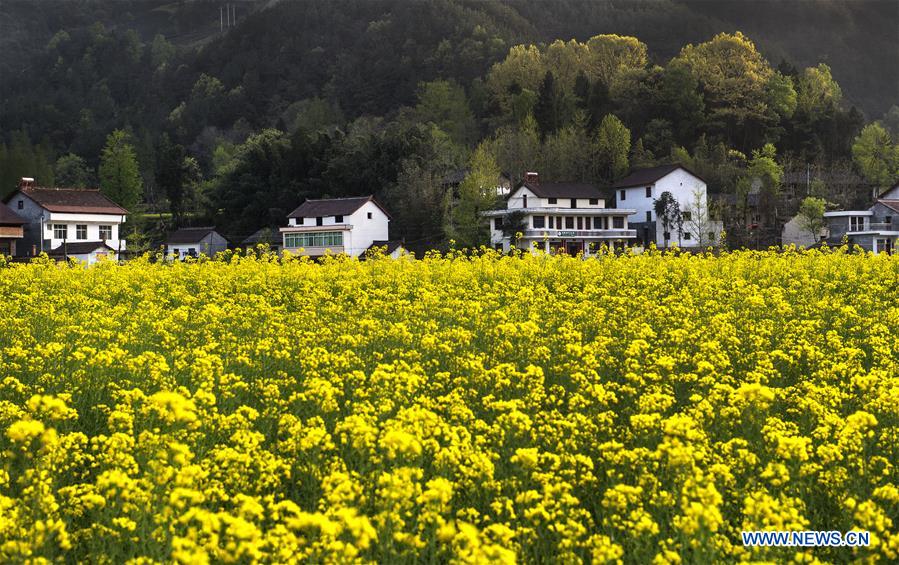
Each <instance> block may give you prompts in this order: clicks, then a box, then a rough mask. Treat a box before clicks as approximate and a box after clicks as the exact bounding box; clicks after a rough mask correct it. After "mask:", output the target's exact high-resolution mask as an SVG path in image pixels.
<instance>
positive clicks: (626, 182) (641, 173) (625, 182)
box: [612, 163, 705, 188]
mask: <svg viewBox="0 0 899 565" xmlns="http://www.w3.org/2000/svg"><path fill="white" fill-rule="evenodd" d="M678 169H683V170H685V171H687V172H688V173H690V174H691V175H693V176H694V177H696V178H698V179H699V180H701V181H702V182H705V179H703V178H702V177H700V176H699V175H697V174H696V173H694V172H693V171H691V170H690V169H688V168H687V167H684V166H683V165H681V164H679V163H672V164H671V165H659V166H657V167H650V168H648V169H638V170H636V171H634V172H632V173H631V174H629V175H627V176H626V177H624V178H623V179H621V180H619V181H617V182H615V183H614V184H612V187H613V188H630V187H633V186H643V185H647V184H652V183H654V182H656V181H657V180H659V179H660V178H662V177H664V176H665V175H667V174H669V173H672V172H674V171H676V170H678Z"/></svg>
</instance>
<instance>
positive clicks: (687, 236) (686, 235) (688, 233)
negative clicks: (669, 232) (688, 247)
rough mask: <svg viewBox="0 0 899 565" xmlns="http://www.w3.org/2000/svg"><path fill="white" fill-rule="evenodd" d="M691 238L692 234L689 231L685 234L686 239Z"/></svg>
mask: <svg viewBox="0 0 899 565" xmlns="http://www.w3.org/2000/svg"><path fill="white" fill-rule="evenodd" d="M691 238H692V236H691V235H690V232H687V233H685V234H684V239H685V240H686V239H691Z"/></svg>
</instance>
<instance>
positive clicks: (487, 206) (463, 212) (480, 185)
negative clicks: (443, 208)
mask: <svg viewBox="0 0 899 565" xmlns="http://www.w3.org/2000/svg"><path fill="white" fill-rule="evenodd" d="M499 174H500V170H499V167H498V166H497V164H496V159H495V158H494V157H493V155H491V154H490V151H489V149H488V147H487V145H486V144H483V143H482V144H481V145H479V146H478V147H477V148H476V149H475V151H474V153H473V154H472V156H471V160H470V162H469V171H468V174H467V175H466V176H465V179H464V180H463V181H462V184H460V185H459V196H458V198H456V199H454V201H453V202H452V203H451V204H450V206H449V210H448V211H447V212H448V213H447V218H446V221H445V226H446V227H445V229H444V231H445V233H446V237H448V238H449V239H453V240H455V241H456V245H458V246H461V247H469V248H474V247H478V246H480V245H483V244H486V243H487V241H488V236H489V233H490V232H489V229H488V226H487V221H486V220H485V219H484V218H483V217H482V216H481V213H482V212H485V211H487V210H491V209H493V208H494V207H495V206H496V201H497V194H496V185H497V180H498V179H499Z"/></svg>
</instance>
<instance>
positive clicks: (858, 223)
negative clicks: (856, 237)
mask: <svg viewBox="0 0 899 565" xmlns="http://www.w3.org/2000/svg"><path fill="white" fill-rule="evenodd" d="M864 229H865V217H864V216H850V217H849V231H863V230H864Z"/></svg>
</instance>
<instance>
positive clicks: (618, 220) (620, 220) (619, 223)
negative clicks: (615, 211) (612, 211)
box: [612, 216, 624, 230]
mask: <svg viewBox="0 0 899 565" xmlns="http://www.w3.org/2000/svg"><path fill="white" fill-rule="evenodd" d="M612 227H613V228H614V229H616V230H622V229H624V217H623V216H614V217H613V218H612Z"/></svg>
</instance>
